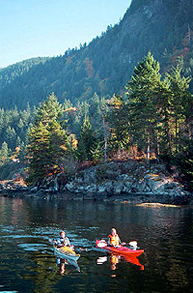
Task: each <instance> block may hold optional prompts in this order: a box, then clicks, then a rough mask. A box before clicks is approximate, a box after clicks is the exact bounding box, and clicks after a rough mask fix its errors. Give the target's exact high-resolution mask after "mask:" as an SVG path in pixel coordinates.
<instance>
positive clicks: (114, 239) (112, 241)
mask: <svg viewBox="0 0 193 293" xmlns="http://www.w3.org/2000/svg"><path fill="white" fill-rule="evenodd" d="M108 237H109V238H110V244H111V245H113V246H119V241H120V240H119V235H118V234H115V235H114V236H112V235H109V236H108Z"/></svg>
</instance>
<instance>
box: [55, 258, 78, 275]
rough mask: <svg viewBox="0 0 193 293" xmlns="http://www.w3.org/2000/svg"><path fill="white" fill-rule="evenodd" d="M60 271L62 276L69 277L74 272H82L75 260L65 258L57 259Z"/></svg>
mask: <svg viewBox="0 0 193 293" xmlns="http://www.w3.org/2000/svg"><path fill="white" fill-rule="evenodd" d="M56 263H57V265H58V267H59V271H60V274H61V275H64V274H66V275H69V274H70V273H72V272H73V271H77V272H80V267H79V266H78V263H77V262H76V261H74V260H70V259H64V258H57V261H56Z"/></svg>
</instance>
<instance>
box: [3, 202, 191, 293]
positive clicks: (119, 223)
mask: <svg viewBox="0 0 193 293" xmlns="http://www.w3.org/2000/svg"><path fill="white" fill-rule="evenodd" d="M0 218H1V222H0V234H1V237H0V249H1V260H0V276H1V279H0V292H2V291H4V292H5V291H12V292H13V291H17V292H41V293H42V292H47V293H48V292H192V291H191V290H192V288H193V284H192V280H193V279H192V271H193V263H192V259H193V246H192V243H193V209H192V208H190V207H181V208H166V207H161V208H150V207H139V206H134V205H128V204H127V205H126V204H121V203H104V202H92V201H85V202H78V201H71V202H67V201H44V200H32V199H30V200H27V199H18V198H13V199H9V198H3V197H0ZM112 227H116V228H117V230H118V233H119V235H120V237H121V239H122V240H123V241H127V242H128V241H131V240H136V241H137V242H138V245H139V246H140V247H141V248H142V249H144V250H145V253H144V254H143V255H141V256H140V257H139V258H136V259H132V258H129V259H124V258H123V257H122V256H116V255H107V256H104V255H101V252H99V251H97V250H95V248H94V247H95V240H96V239H98V238H104V239H105V238H106V237H107V235H108V234H109V232H110V229H111V228H112ZM61 229H62V230H65V231H66V233H67V236H68V237H69V238H70V240H71V243H72V244H73V245H75V247H82V248H87V251H84V250H83V251H82V252H80V253H81V256H80V258H79V260H78V261H77V266H78V267H79V269H77V267H76V266H74V265H73V264H70V263H69V262H68V261H66V260H60V261H58V263H57V261H56V256H55V255H54V253H53V248H52V245H51V244H50V243H49V241H48V240H49V239H50V238H51V239H54V238H56V237H58V235H59V231H60V230H61ZM105 257H106V258H105ZM105 259H106V260H105ZM102 260H103V264H102V265H99V262H100V261H101V262H102ZM61 272H63V273H61Z"/></svg>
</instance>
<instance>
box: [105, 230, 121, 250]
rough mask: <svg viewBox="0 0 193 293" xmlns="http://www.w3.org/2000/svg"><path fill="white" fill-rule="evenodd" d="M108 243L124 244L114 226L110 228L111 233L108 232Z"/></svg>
mask: <svg viewBox="0 0 193 293" xmlns="http://www.w3.org/2000/svg"><path fill="white" fill-rule="evenodd" d="M108 244H109V245H110V246H115V247H117V246H120V245H125V242H123V243H122V242H121V239H120V237H119V235H118V234H117V231H116V229H115V228H112V229H111V234H109V236H108Z"/></svg>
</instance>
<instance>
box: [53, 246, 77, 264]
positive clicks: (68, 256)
mask: <svg viewBox="0 0 193 293" xmlns="http://www.w3.org/2000/svg"><path fill="white" fill-rule="evenodd" d="M54 253H55V254H56V255H57V256H58V257H59V258H64V259H70V260H74V261H77V260H78V259H79V257H80V254H76V253H65V252H64V251H61V249H60V248H57V247H54Z"/></svg>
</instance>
